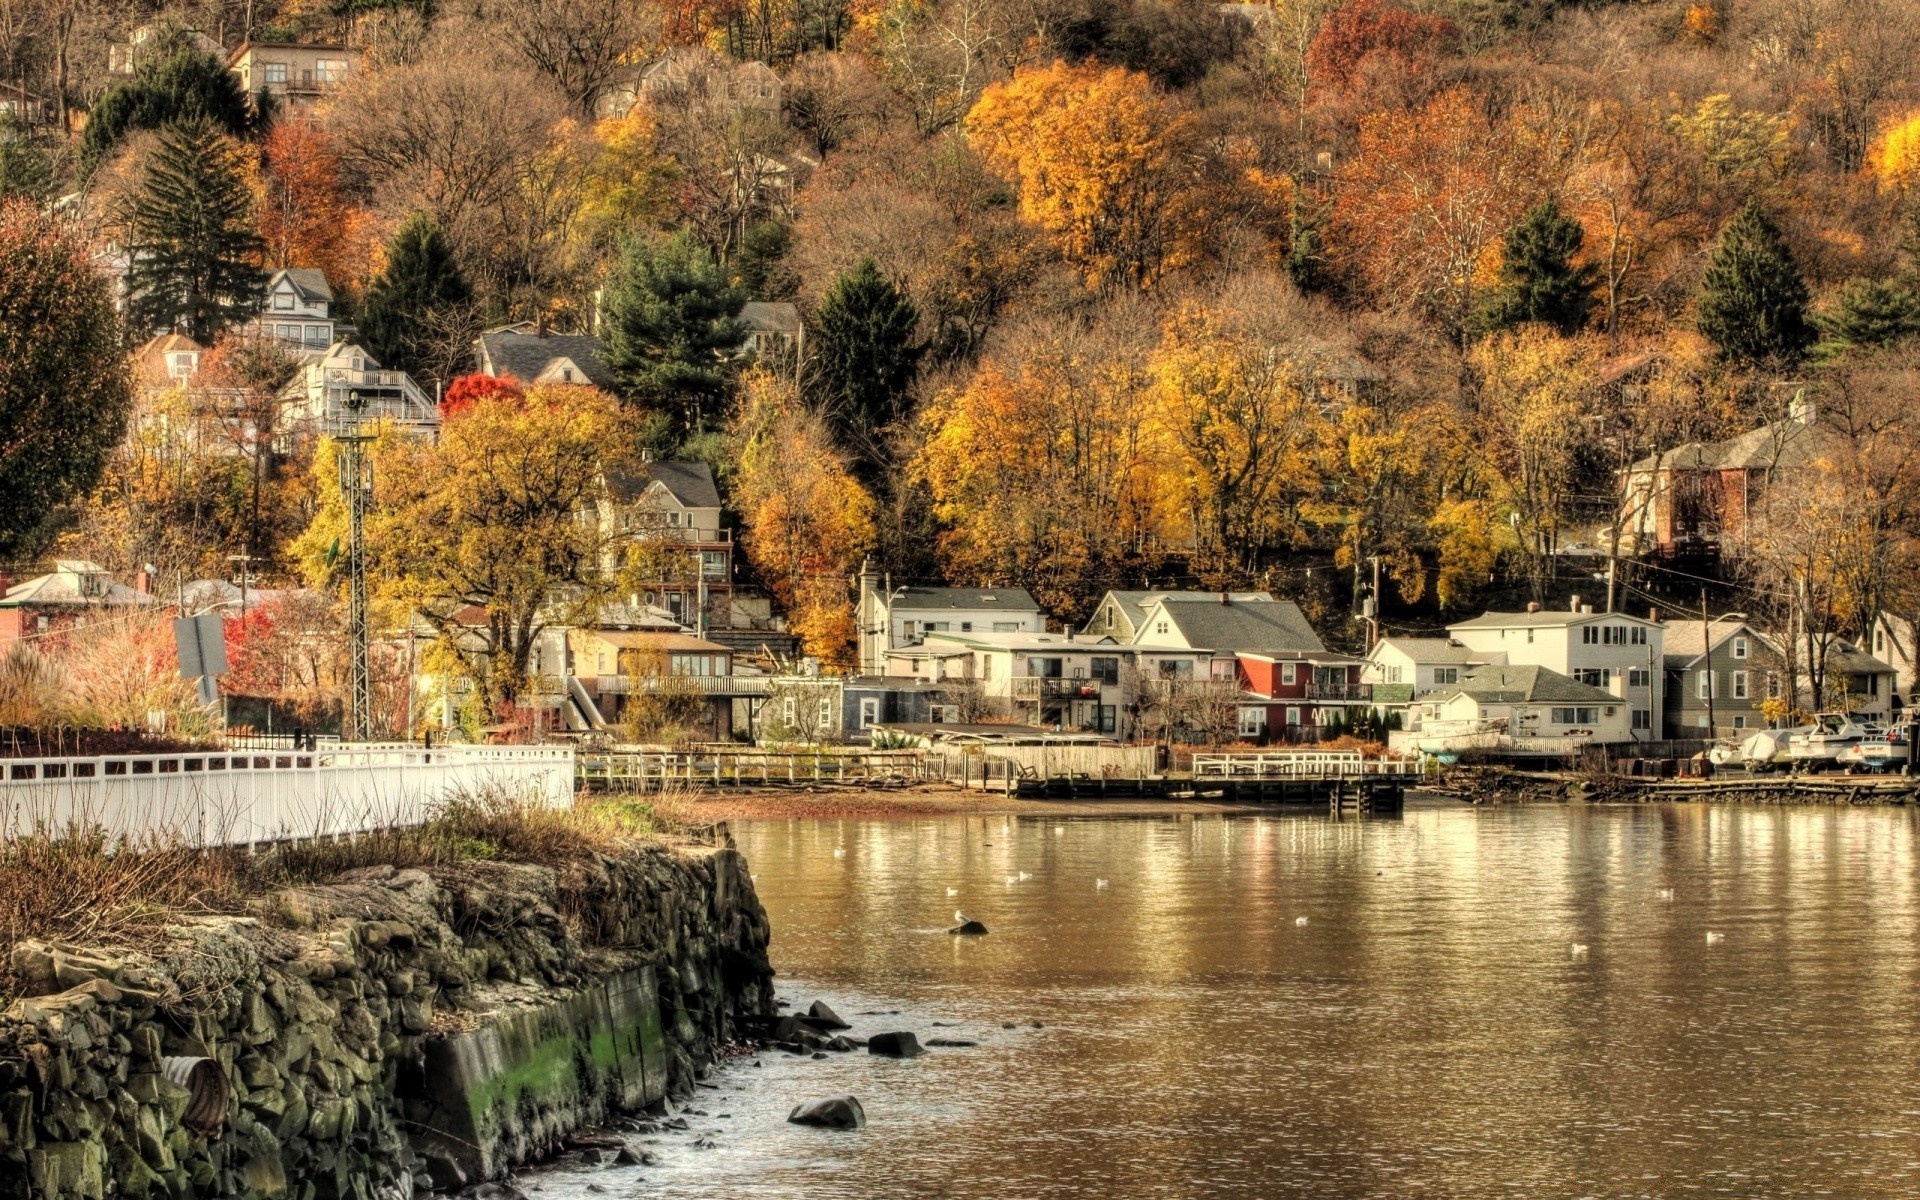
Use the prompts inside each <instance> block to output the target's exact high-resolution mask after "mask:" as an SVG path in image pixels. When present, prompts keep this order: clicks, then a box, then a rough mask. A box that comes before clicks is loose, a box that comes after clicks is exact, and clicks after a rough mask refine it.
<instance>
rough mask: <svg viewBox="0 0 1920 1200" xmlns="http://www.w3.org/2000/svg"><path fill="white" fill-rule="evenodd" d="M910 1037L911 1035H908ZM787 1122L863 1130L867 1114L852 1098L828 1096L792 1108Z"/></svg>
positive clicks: (826, 1127) (828, 1127) (822, 1127)
mask: <svg viewBox="0 0 1920 1200" xmlns="http://www.w3.org/2000/svg"><path fill="white" fill-rule="evenodd" d="M907 1036H908V1037H912V1036H913V1035H912V1034H908V1035H907ZM787 1120H789V1121H791V1122H792V1123H793V1124H795V1125H814V1126H818V1127H819V1128H821V1129H865V1128H866V1127H867V1112H866V1110H865V1109H863V1108H861V1107H860V1101H858V1100H856V1099H855V1098H853V1097H852V1096H829V1097H827V1098H826V1099H825V1100H811V1101H808V1102H807V1103H805V1104H798V1105H795V1106H794V1109H793V1111H792V1112H790V1113H788V1114H787Z"/></svg>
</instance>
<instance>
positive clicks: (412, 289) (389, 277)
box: [359, 212, 473, 382]
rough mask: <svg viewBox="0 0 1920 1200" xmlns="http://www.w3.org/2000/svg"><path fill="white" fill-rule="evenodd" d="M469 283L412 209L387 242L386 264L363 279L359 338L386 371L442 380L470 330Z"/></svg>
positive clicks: (435, 230) (429, 221)
mask: <svg viewBox="0 0 1920 1200" xmlns="http://www.w3.org/2000/svg"><path fill="white" fill-rule="evenodd" d="M472 309H473V289H472V288H471V287H469V286H468V284H467V279H466V276H465V275H463V274H461V272H460V264H459V263H457V262H455V261H454V257H453V250H452V248H451V247H449V246H448V245H447V237H446V234H444V233H442V232H441V231H440V226H439V225H438V224H437V223H436V222H435V221H434V219H433V218H432V217H430V216H428V215H427V214H426V213H419V212H417V213H414V214H413V215H412V216H411V217H408V218H407V223H406V224H404V225H402V226H401V227H400V232H398V233H396V234H394V235H393V241H392V242H390V243H388V245H387V269H386V270H385V271H384V272H382V273H381V275H380V277H379V278H377V279H375V280H374V281H373V282H372V283H370V284H368V285H367V295H366V299H365V300H364V301H362V302H361V305H360V321H359V329H360V344H361V345H362V346H364V347H366V349H367V350H368V351H369V352H371V353H372V355H373V356H374V358H376V359H378V360H379V362H380V365H381V366H383V367H385V368H387V369H388V370H390V371H405V372H407V373H408V374H410V375H413V376H415V377H417V378H419V379H422V380H433V381H439V382H446V381H447V380H449V379H451V378H452V377H453V375H454V374H455V373H456V368H457V366H458V363H459V361H460V358H461V356H462V355H463V354H464V353H465V350H466V346H467V344H468V342H469V341H470V339H469V338H468V337H467V334H468V333H469V332H471V331H470V330H469V329H468V328H467V327H468V325H469V324H470V316H471V313H472Z"/></svg>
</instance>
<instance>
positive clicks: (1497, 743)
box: [1413, 721, 1513, 766]
mask: <svg viewBox="0 0 1920 1200" xmlns="http://www.w3.org/2000/svg"><path fill="white" fill-rule="evenodd" d="M1506 726H1507V723H1506V722H1505V721H1432V722H1429V723H1428V724H1426V725H1425V726H1423V727H1422V728H1421V730H1420V732H1419V733H1417V734H1415V735H1414V737H1413V748H1414V749H1415V750H1418V751H1419V752H1420V753H1422V754H1427V755H1431V756H1432V757H1434V758H1437V759H1439V760H1440V761H1441V762H1443V763H1446V764H1447V765H1449V766H1451V765H1453V764H1454V763H1456V762H1459V761H1460V756H1461V755H1462V754H1472V753H1481V754H1484V753H1499V752H1501V751H1505V750H1511V749H1512V748H1513V738H1512V737H1510V736H1508V734H1507V728H1506Z"/></svg>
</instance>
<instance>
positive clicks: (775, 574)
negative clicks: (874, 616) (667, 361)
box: [732, 370, 874, 663]
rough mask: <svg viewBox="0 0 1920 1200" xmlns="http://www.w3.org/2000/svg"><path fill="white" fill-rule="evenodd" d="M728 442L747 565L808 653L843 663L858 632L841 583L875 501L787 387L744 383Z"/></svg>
mask: <svg viewBox="0 0 1920 1200" xmlns="http://www.w3.org/2000/svg"><path fill="white" fill-rule="evenodd" d="M732 437H733V443H734V454H735V460H736V461H737V462H738V464H739V465H738V467H737V469H736V471H735V474H734V481H733V494H734V503H735V504H736V506H737V507H738V508H739V511H740V519H741V523H742V524H743V525H744V526H745V530H744V537H743V539H742V541H743V548H744V549H745V551H746V554H747V560H748V561H749V562H751V563H752V564H753V568H754V570H755V571H757V572H758V573H759V575H760V578H761V579H762V580H763V581H765V583H766V585H767V589H768V590H769V591H770V592H772V593H773V596H774V599H776V600H778V601H779V602H780V604H781V605H782V607H784V608H785V609H786V610H787V623H788V626H789V628H791V629H792V630H793V631H794V632H795V633H796V634H798V635H799V637H800V642H801V646H802V648H803V649H804V650H805V651H806V653H808V654H810V655H813V656H815V657H817V658H820V659H822V660H823V661H827V662H833V663H844V662H845V661H847V659H848V657H849V655H850V651H851V647H852V645H853V638H854V633H855V632H856V631H855V626H854V612H853V604H852V601H851V599H850V597H849V595H848V589H847V580H848V578H849V577H850V576H851V575H852V574H853V572H854V570H855V568H856V567H857V565H858V563H859V561H860V556H861V555H862V554H864V553H865V552H866V551H867V550H868V549H869V548H870V547H871V546H872V545H873V536H874V532H873V518H874V503H873V497H872V496H870V495H868V494H867V491H866V489H864V488H862V487H861V486H860V483H859V481H858V480H856V479H855V478H854V477H853V473H852V471H851V470H849V469H848V467H847V463H846V460H845V459H844V457H843V456H842V455H841V453H840V451H839V449H838V448H837V447H836V446H835V445H834V443H833V436H832V434H831V433H830V432H829V431H828V428H827V424H826V421H825V419H824V418H823V417H822V416H821V415H820V414H819V413H818V412H815V411H814V410H813V409H810V408H808V407H807V406H806V405H804V404H803V403H802V402H801V400H800V396H799V392H798V390H797V389H796V388H795V387H794V385H793V384H792V383H791V382H789V381H787V380H783V379H780V378H778V377H776V376H774V375H773V374H771V373H769V372H767V371H763V370H755V371H750V372H748V373H747V375H746V376H745V378H744V379H743V380H742V381H741V394H740V404H739V409H738V411H737V412H736V413H735V416H734V422H733V430H732Z"/></svg>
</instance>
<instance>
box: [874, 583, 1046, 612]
mask: <svg viewBox="0 0 1920 1200" xmlns="http://www.w3.org/2000/svg"><path fill="white" fill-rule="evenodd" d="M888 607H889V608H952V609H968V608H976V609H1000V610H1004V611H1006V612H1020V613H1024V612H1032V613H1038V612H1039V611H1040V606H1039V605H1038V604H1035V603H1034V601H1033V597H1032V596H1030V595H1028V594H1027V589H1025V588H955V587H903V588H895V589H894V591H893V595H892V597H891V598H890V599H889V601H888Z"/></svg>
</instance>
